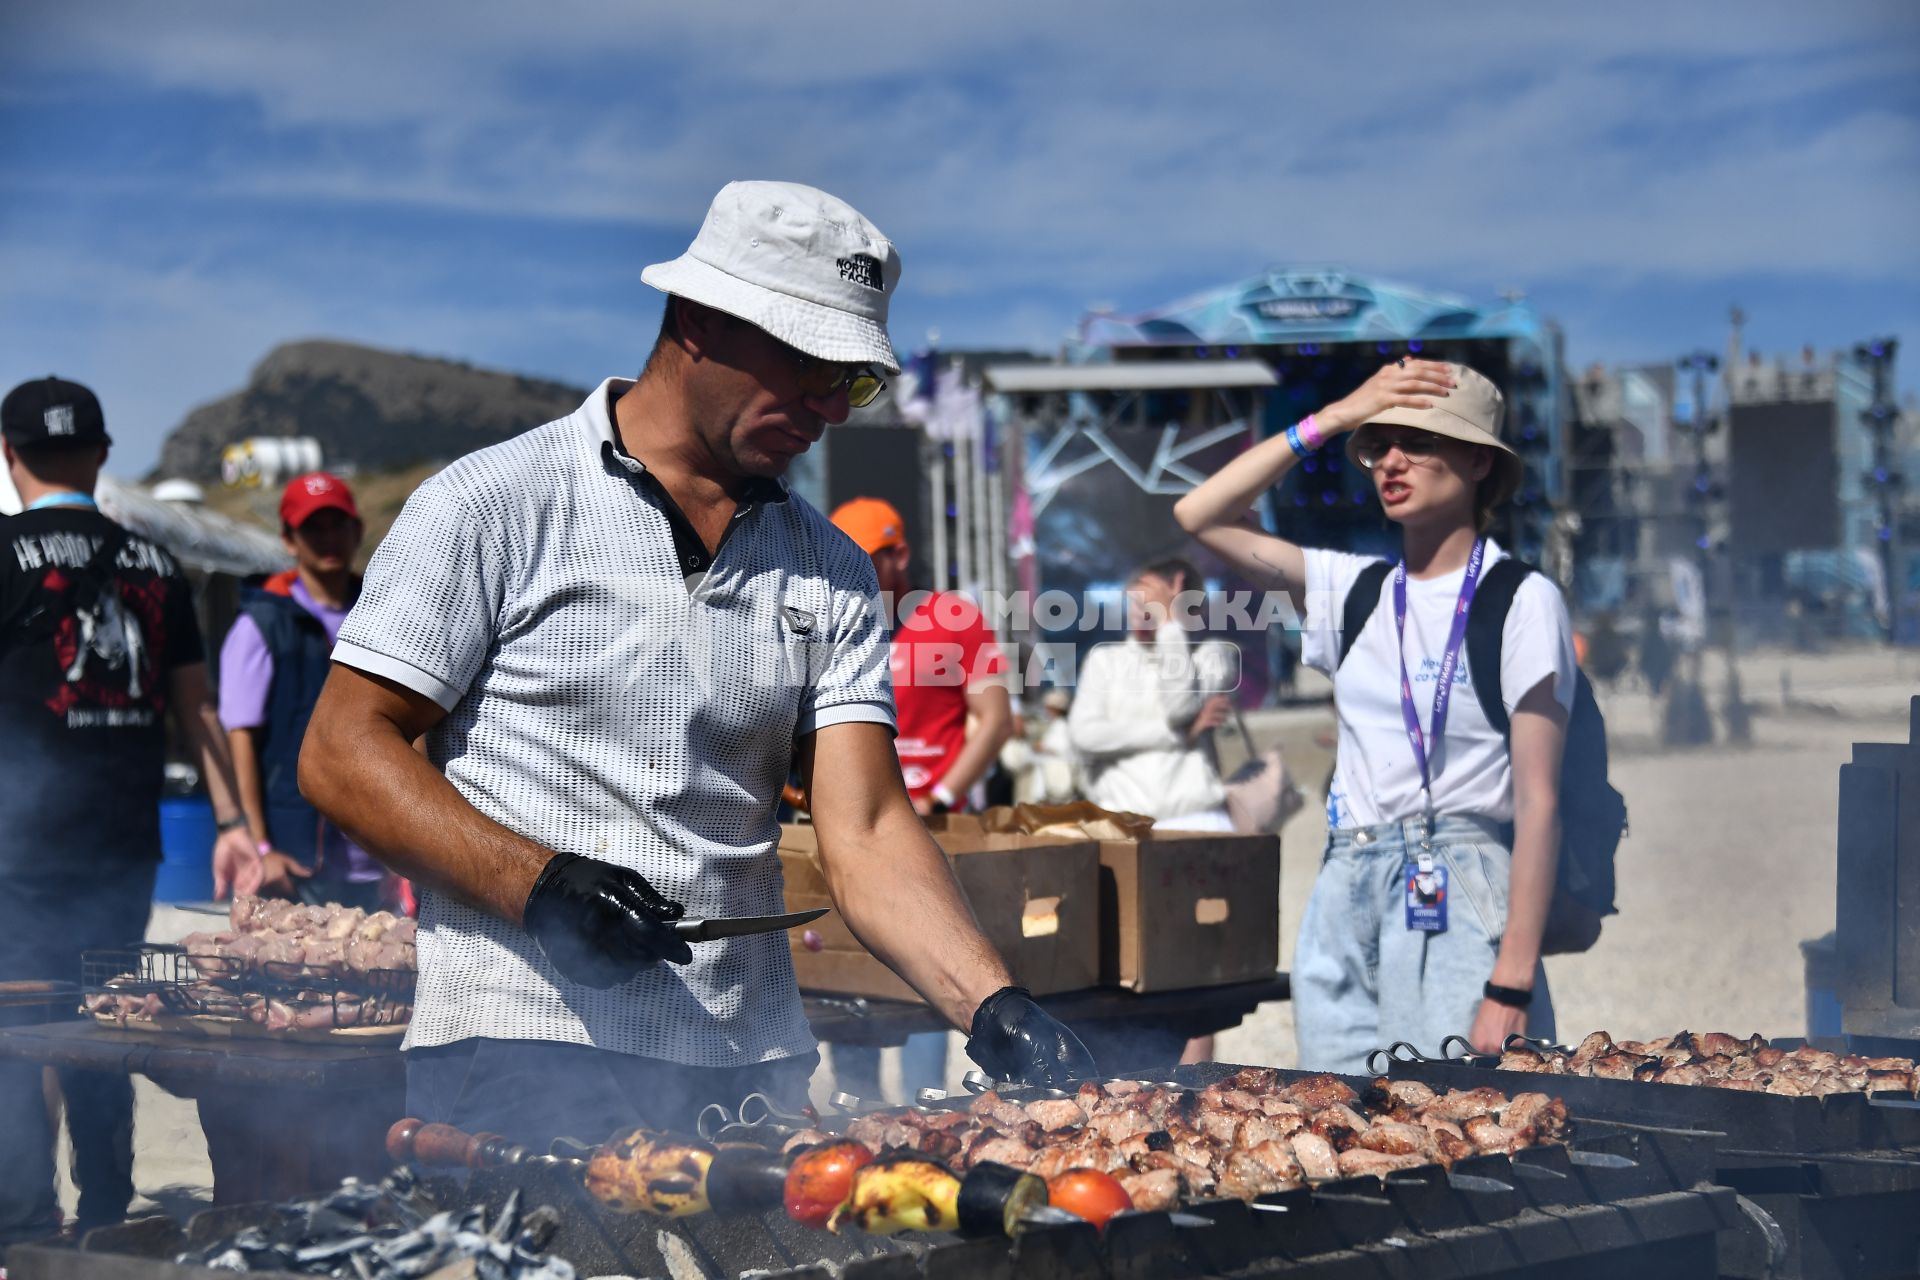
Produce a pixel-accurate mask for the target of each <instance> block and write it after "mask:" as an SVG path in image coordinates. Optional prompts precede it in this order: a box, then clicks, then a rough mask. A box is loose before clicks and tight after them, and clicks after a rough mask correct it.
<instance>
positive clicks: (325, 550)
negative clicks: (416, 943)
mask: <svg viewBox="0 0 1920 1280" xmlns="http://www.w3.org/2000/svg"><path fill="white" fill-rule="evenodd" d="M365 532H366V529H365V526H364V525H363V524H362V523H361V521H360V510H359V508H358V507H357V506H355V505H354V501H353V491H352V490H350V489H348V488H347V486H346V484H345V483H344V482H342V481H341V480H340V479H339V477H337V476H331V475H328V474H327V473H326V472H324V471H314V472H310V473H308V474H306V475H303V476H296V477H294V479H293V480H292V481H290V482H289V483H288V485H287V487H286V491H285V492H284V493H282V494H281V495H280V540H281V542H282V543H284V544H285V546H286V548H287V552H288V553H289V554H290V555H292V556H293V559H294V567H293V568H291V569H289V570H287V571H286V572H284V573H278V574H275V575H274V576H273V577H271V578H268V579H267V580H266V581H265V582H263V583H261V584H260V585H259V586H258V587H250V588H247V589H245V590H244V591H243V592H242V595H241V598H240V616H239V617H238V618H236V619H235V620H234V624H233V628H232V630H230V631H228V632H227V639H226V643H224V644H223V645H221V647H220V721H221V723H222V724H224V725H225V726H226V729H227V740H228V742H229V743H230V744H231V746H232V750H233V764H234V772H235V774H236V775H237V776H238V779H239V784H240V803H241V807H242V808H243V809H244V810H245V811H246V815H247V828H248V830H249V832H250V833H251V835H252V837H253V840H254V842H255V843H256V845H257V846H258V848H259V850H260V854H261V858H262V862H263V867H262V870H263V873H264V874H263V877H262V881H261V889H262V892H265V893H274V894H280V895H282V896H285V897H293V898H301V899H303V900H306V901H310V902H339V903H344V904H346V905H348V906H361V907H366V908H368V909H369V910H371V909H373V908H375V907H377V906H379V905H381V897H382V891H383V882H384V881H385V879H386V873H385V872H384V871H383V869H382V868H381V866H380V864H379V863H378V862H376V861H374V860H373V858H372V857H370V856H369V855H368V854H367V853H366V851H365V850H363V849H361V848H359V847H358V846H356V845H354V844H353V843H352V842H351V841H349V840H348V839H347V837H346V835H345V834H344V833H343V832H342V831H341V830H340V829H339V828H338V827H336V826H334V825H332V824H331V823H329V822H327V821H326V820H325V819H324V818H322V817H321V816H320V813H319V812H318V811H317V810H316V809H315V808H314V807H313V806H312V805H311V804H308V803H307V801H306V799H305V798H304V797H302V796H301V794H300V788H299V785H298V781H297V777H296V775H297V773H298V766H299V760H300V743H301V740H302V739H303V738H304V737H305V736H306V731H307V721H308V720H309V719H310V718H311V717H312V715H313V706H314V703H315V702H316V701H317V700H318V699H319V697H320V686H321V685H322V684H324V683H325V682H326V678H327V672H328V669H329V667H330V666H331V661H330V655H331V653H332V651H333V642H334V639H335V637H336V636H338V635H339V633H340V624H341V623H342V622H345V621H346V618H347V611H348V610H349V609H351V608H352V607H353V602H354V599H355V597H357V596H358V595H359V594H360V579H359V577H358V575H356V574H355V573H354V571H353V559H354V557H355V556H356V555H357V554H359V551H360V542H361V539H362V537H363V536H364V534H365Z"/></svg>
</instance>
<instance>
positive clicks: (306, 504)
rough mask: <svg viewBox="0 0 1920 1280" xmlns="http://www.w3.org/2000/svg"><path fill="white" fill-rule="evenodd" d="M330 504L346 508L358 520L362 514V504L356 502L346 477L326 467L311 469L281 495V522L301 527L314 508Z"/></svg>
mask: <svg viewBox="0 0 1920 1280" xmlns="http://www.w3.org/2000/svg"><path fill="white" fill-rule="evenodd" d="M328 507H332V508H333V509H334V510H335V511H344V512H346V513H347V514H348V515H350V516H352V517H353V518H354V519H355V520H358V519H359V518H360V508H358V507H356V506H354V505H353V491H352V490H351V489H349V488H347V486H346V484H345V482H344V481H342V480H341V479H340V478H339V477H338V476H330V475H328V474H327V473H326V472H324V471H309V472H307V474H306V475H303V476H295V477H294V478H293V479H291V480H289V481H288V482H287V487H286V491H285V492H283V493H282V494H281V495H280V522H281V523H282V524H284V525H286V526H287V527H288V528H290V529H298V528H299V527H300V526H301V525H303V524H305V523H306V522H307V519H308V517H310V516H312V515H313V513H314V512H316V511H323V510H325V509H326V508H328Z"/></svg>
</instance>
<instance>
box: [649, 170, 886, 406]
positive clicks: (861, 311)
mask: <svg viewBox="0 0 1920 1280" xmlns="http://www.w3.org/2000/svg"><path fill="white" fill-rule="evenodd" d="M640 278H641V279H642V280H643V281H645V282H646V283H648V284H650V285H652V286H653V287H654V288H656V289H659V290H660V291H662V292H663V293H671V294H677V295H679V296H680V297H682V298H687V299H690V300H692V301H694V302H698V303H702V304H703V305H705V306H709V307H712V308H713V309H714V310H716V311H724V312H726V313H727V314H728V315H732V316H738V317H739V318H740V319H742V320H745V321H746V322H747V323H748V324H751V325H753V326H755V327H756V328H759V329H764V330H765V331H766V332H768V333H770V334H772V335H773V336H774V337H776V338H778V339H780V341H782V342H784V343H786V344H787V345H788V346H790V347H793V348H795V349H796V350H798V351H802V352H805V353H806V354H807V355H810V356H813V357H815V358H816V359H820V360H832V361H835V362H837V363H843V364H874V365H879V366H880V367H881V368H883V369H885V370H886V371H887V372H888V373H899V372H900V362H899V360H898V359H896V358H895V357H894V354H893V344H892V343H891V342H889V341H887V302H888V300H889V299H890V298H891V297H892V296H893V290H894V287H895V286H896V285H898V284H899V283H900V255H899V254H898V253H896V252H894V248H893V242H892V241H890V240H888V239H887V238H886V237H885V236H883V235H881V234H880V229H879V228H878V227H876V226H874V225H873V224H872V223H871V222H868V221H867V220H866V219H865V218H863V217H861V216H860V213H859V211H858V210H856V209H855V208H854V207H853V206H852V205H850V204H848V203H847V202H846V201H844V200H841V199H839V198H837V197H835V196H830V195H828V194H827V193H826V192H824V191H821V190H819V189H818V188H816V187H807V186H802V185H800V184H799V183H797V182H729V183H728V184H727V185H726V186H724V187H722V188H720V194H719V195H717V196H715V197H714V198H713V204H712V206H711V207H709V208H708V209H707V217H706V220H705V221H704V222H702V223H701V224H700V233H699V234H698V235H696V236H695V237H694V238H693V244H692V245H691V246H689V247H688V249H687V251H686V252H685V253H683V254H681V255H680V256H679V257H677V258H675V259H674V260H673V261H671V262H656V263H654V264H653V265H652V266H650V267H648V268H647V269H646V270H644V271H642V272H641V273H640Z"/></svg>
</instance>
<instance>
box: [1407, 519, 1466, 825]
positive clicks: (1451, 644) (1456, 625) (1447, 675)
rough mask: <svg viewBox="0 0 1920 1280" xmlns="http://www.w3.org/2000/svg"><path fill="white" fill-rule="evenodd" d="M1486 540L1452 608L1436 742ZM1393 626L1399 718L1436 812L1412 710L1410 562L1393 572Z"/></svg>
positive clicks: (1436, 709) (1437, 690) (1438, 690)
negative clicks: (1404, 727)
mask: <svg viewBox="0 0 1920 1280" xmlns="http://www.w3.org/2000/svg"><path fill="white" fill-rule="evenodd" d="M1486 552H1487V540H1486V539H1485V538H1478V539H1476V540H1475V541H1474V544H1473V554H1472V555H1470V556H1468V557H1467V572H1466V576H1465V577H1464V578H1463V579H1461V582H1460V600H1459V603H1457V604H1455V605H1454V607H1453V627H1452V629H1451V630H1449V631H1448V632H1447V652H1446V656H1445V657H1443V658H1441V659H1440V681H1439V684H1438V685H1436V686H1435V687H1434V690H1433V722H1432V725H1433V743H1434V746H1435V748H1436V749H1437V748H1438V747H1439V745H1440V736H1441V735H1442V734H1444V733H1445V732H1446V730H1447V704H1448V703H1449V702H1451V701H1452V700H1453V672H1454V668H1456V667H1458V666H1459V665H1460V647H1461V645H1462V644H1463V643H1465V641H1466V638H1467V610H1468V609H1471V608H1472V607H1473V593H1474V589H1475V588H1477V587H1478V586H1479V585H1480V562H1481V561H1482V560H1484V559H1485V558H1486ZM1393 626H1394V635H1395V637H1396V639H1397V640H1398V641H1399V643H1398V644H1397V645H1396V646H1395V647H1396V648H1397V649H1398V650H1399V653H1400V717H1401V719H1403V720H1405V721H1406V723H1407V738H1408V740H1409V741H1411V742H1412V743H1413V758H1414V760H1415V762H1416V763H1418V764H1419V766H1420V786H1421V789H1422V790H1424V791H1425V792H1426V796H1427V810H1428V812H1429V813H1431V812H1432V810H1433V770H1432V767H1431V765H1430V764H1429V763H1428V758H1427V735H1426V734H1425V733H1422V732H1421V731H1420V713H1419V712H1418V711H1415V710H1414V708H1413V682H1412V681H1411V680H1409V679H1408V678H1407V562H1406V561H1405V560H1402V561H1401V562H1400V563H1399V564H1398V565H1397V566H1395V568H1394V571H1393Z"/></svg>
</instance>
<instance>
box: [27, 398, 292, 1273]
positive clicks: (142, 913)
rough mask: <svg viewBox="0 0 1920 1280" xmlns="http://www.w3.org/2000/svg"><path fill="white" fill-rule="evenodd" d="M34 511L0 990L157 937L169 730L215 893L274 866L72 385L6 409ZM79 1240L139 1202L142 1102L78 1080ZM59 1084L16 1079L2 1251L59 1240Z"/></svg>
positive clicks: (61, 974) (99, 429)
mask: <svg viewBox="0 0 1920 1280" xmlns="http://www.w3.org/2000/svg"><path fill="white" fill-rule="evenodd" d="M0 437H4V440H5V456H6V463H7V469H8V471H9V472H10V473H11V475H12V478H13V484H14V487H15V488H16V489H17V490H18V491H19V494H20V500H21V502H22V503H24V504H25V510H23V511H22V512H21V513H20V514H19V515H15V516H9V517H7V518H5V519H4V520H0V779H5V782H4V784H0V785H4V786H5V787H6V793H7V797H8V799H7V806H6V815H7V817H6V822H5V823H4V824H0V982H3V981H12V980H21V979H56V980H64V981H69V982H71V981H74V980H76V979H78V978H79V977H80V953H81V952H82V951H83V950H89V949H93V948H111V947H122V946H125V945H127V944H129V943H132V942H137V941H139V940H140V939H141V938H142V937H144V936H145V934H146V925H147V911H148V907H149V905H150V902H151V900H152V897H153V881H154V867H155V864H156V863H158V862H159V860H160V817H159V814H160V784H161V777H162V773H163V770H164V763H165V761H164V754H165V748H166V725H165V717H166V716H167V714H169V713H171V714H172V715H173V716H174V717H175V718H176V720H177V722H178V725H179V728H180V730H181V732H182V736H183V737H184V738H185V739H186V740H187V741H188V742H190V743H192V744H193V745H194V746H195V747H196V748H197V750H198V753H199V757H200V760H201V762H202V765H203V771H204V774H205V777H206V780H207V787H208V790H209V791H210V792H211V793H212V796H213V804H214V813H215V817H216V819H217V820H219V822H220V835H219V837H218V839H217V840H216V842H215V845H214V850H213V865H214V879H215V885H216V892H219V893H224V891H225V890H226V888H227V887H228V886H229V885H231V886H232V887H234V888H236V889H238V890H242V891H251V889H252V888H254V887H256V886H257V884H258V880H259V875H260V872H259V857H258V855H257V854H256V853H255V852H254V849H253V846H252V843H251V842H250V841H249V840H248V838H247V832H246V825H245V818H244V817H243V816H242V814H241V812H240V806H239V803H238V801H237V799H236V797H237V795H238V792H237V790H236V788H235V786H234V781H233V767H232V763H231V761H230V759H229V758H228V755H227V743H226V735H225V734H224V733H222V732H221V729H220V722H219V719H218V718H217V717H216V716H215V714H214V710H213V706H212V704H211V703H210V702H209V700H208V698H207V674H206V665H205V661H204V658H203V654H202V650H201V644H200V629H199V624H198V623H197V622H196V621H195V619H194V614H193V601H192V598H191V596H190V595H189V592H188V587H187V583H186V580H185V579H184V578H183V577H181V575H180V570H179V567H178V566H177V565H176V564H175V563H174V560H173V557H172V556H170V555H168V554H167V552H166V551H165V550H164V549H162V548H160V547H158V546H155V545H154V544H153V543H151V542H148V541H147V540H146V539H144V538H141V537H139V536H137V535H135V534H132V533H129V532H127V531H126V530H124V529H122V528H121V527H120V526H119V525H117V524H115V523H114V522H113V521H111V520H109V519H108V518H107V517H106V516H104V515H102V514H101V513H100V510H99V508H98V507H96V506H95V505H94V500H93V489H94V485H95V483H96V482H97V481H98V479H99V476H100V466H101V464H102V463H103V462H105V461H106V457H107V448H108V446H109V445H110V444H111V443H112V440H111V438H110V437H109V436H108V435H107V427H106V420H105V418H104V416H103V415H102V414H101V412H100V402H99V401H98V400H97V399H95V398H94V395H93V393H92V392H91V391H88V390H87V389H86V388H85V387H82V386H80V385H78V384H76V383H72V382H63V381H61V380H60V379H58V378H42V379H39V380H37V381H33V382H28V383H23V384H22V385H20V386H18V387H15V388H14V389H13V391H12V392H10V393H9V394H8V395H7V397H6V399H5V401H4V402H0ZM60 1077H61V1087H62V1090H63V1092H64V1093H65V1095H66V1100H67V1108H66V1111H67V1124H68V1128H69V1130H70V1132H71V1135H72V1139H73V1173H74V1181H75V1182H76V1183H77V1184H78V1185H79V1188H80V1204H79V1213H78V1222H77V1223H76V1226H77V1227H78V1228H79V1229H82V1230H84V1229H86V1228H89V1227H94V1226H98V1225H101V1224H103V1223H108V1222H117V1221H119V1220H120V1219H121V1218H122V1217H124V1216H125V1214H126V1211H127V1205H128V1203H129V1202H130V1201H131V1200H132V1198H133V1178H132V1174H133V1086H132V1084H131V1082H130V1081H129V1079H128V1077H126V1076H125V1075H120V1074H111V1075H109V1074H103V1073H99V1072H87V1071H73V1070H68V1069H64V1068H63V1069H62V1070H61V1072H60ZM53 1138H54V1135H53V1132H52V1130H51V1127H50V1125H49V1123H48V1115H47V1107H46V1101H45V1095H44V1093H43V1091H42V1089H41V1069H40V1066H39V1064H37V1063H31V1062H6V1063H0V1248H4V1246H5V1245H7V1244H11V1243H17V1242H19V1241H22V1240H28V1239H33V1238H36V1237H40V1236H45V1235H48V1234H50V1233H52V1232H54V1231H56V1230H58V1229H59V1227H60V1212H59V1207H58V1203H57V1200H56V1198H55V1192H54V1164H53Z"/></svg>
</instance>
